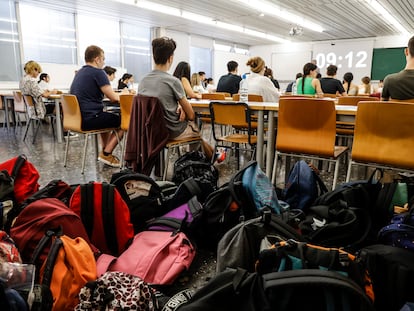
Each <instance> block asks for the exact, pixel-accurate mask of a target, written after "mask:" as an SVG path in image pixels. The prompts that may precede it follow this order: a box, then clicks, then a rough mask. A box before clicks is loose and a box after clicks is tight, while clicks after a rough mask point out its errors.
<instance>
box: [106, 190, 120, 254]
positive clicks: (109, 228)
mask: <svg viewBox="0 0 414 311" xmlns="http://www.w3.org/2000/svg"><path fill="white" fill-rule="evenodd" d="M114 192H115V186H114V185H112V184H108V183H105V182H104V183H102V223H103V227H104V234H105V240H106V244H107V246H108V249H109V250H110V251H111V253H112V254H118V249H119V248H118V240H117V235H118V232H117V229H118V230H121V229H122V228H116V224H115V202H114ZM114 233H115V234H114Z"/></svg>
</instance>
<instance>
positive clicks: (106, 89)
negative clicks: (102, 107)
mask: <svg viewBox="0 0 414 311" xmlns="http://www.w3.org/2000/svg"><path fill="white" fill-rule="evenodd" d="M101 91H102V93H104V94H105V96H106V97H107V98H108V99H109V100H110V101H111V102H118V101H119V95H118V93H115V92H114V90H113V89H112V86H111V85H110V84H105V85H103V86H101ZM122 93H126V94H128V90H126V92H124V90H123V91H122Z"/></svg>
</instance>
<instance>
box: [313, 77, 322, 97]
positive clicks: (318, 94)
mask: <svg viewBox="0 0 414 311" xmlns="http://www.w3.org/2000/svg"><path fill="white" fill-rule="evenodd" d="M312 86H313V87H314V88H315V90H316V97H323V91H322V87H321V81H319V79H313V80H312Z"/></svg>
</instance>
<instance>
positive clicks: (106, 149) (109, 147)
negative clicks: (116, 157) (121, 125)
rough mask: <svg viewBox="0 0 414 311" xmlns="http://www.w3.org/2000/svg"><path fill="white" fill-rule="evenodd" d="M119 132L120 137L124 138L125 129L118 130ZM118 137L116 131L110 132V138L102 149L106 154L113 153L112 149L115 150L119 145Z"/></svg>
mask: <svg viewBox="0 0 414 311" xmlns="http://www.w3.org/2000/svg"><path fill="white" fill-rule="evenodd" d="M117 133H118V138H119V140H121V139H122V137H123V135H124V131H122V130H117ZM118 138H117V137H116V135H115V133H113V132H112V133H110V135H109V133H108V138H107V140H106V142H107V143H106V145H105V147H104V148H103V149H102V151H103V152H104V154H111V153H112V151H114V149H115V147H116V146H117V145H118Z"/></svg>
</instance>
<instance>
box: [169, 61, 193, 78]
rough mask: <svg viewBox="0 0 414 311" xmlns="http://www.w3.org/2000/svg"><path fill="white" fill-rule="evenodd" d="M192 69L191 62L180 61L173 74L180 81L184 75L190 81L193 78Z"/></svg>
mask: <svg viewBox="0 0 414 311" xmlns="http://www.w3.org/2000/svg"><path fill="white" fill-rule="evenodd" d="M190 71H191V69H190V64H189V63H187V62H179V63H178V65H177V67H175V70H174V73H173V76H174V77H177V78H178V79H180V81H181V78H182V77H185V78H187V80H188V81H190V80H191V78H190Z"/></svg>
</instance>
